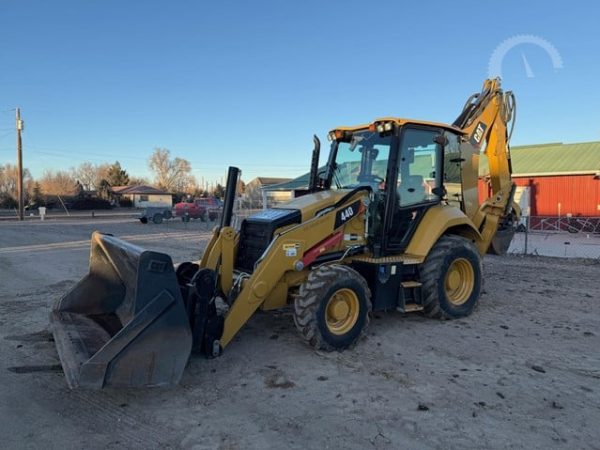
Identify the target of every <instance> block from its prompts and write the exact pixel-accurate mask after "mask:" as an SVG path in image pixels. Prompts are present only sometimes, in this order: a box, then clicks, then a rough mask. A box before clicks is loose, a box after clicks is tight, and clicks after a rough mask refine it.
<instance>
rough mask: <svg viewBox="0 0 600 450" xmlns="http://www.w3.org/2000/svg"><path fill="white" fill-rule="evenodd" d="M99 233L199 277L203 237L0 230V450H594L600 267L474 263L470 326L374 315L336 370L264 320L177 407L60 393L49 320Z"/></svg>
mask: <svg viewBox="0 0 600 450" xmlns="http://www.w3.org/2000/svg"><path fill="white" fill-rule="evenodd" d="M96 228H98V229H100V230H102V231H107V232H111V233H114V234H115V235H118V236H125V237H127V239H128V240H131V241H133V242H135V243H136V244H138V245H142V246H144V247H148V248H151V249H154V250H159V251H165V252H168V253H170V254H171V255H172V256H173V258H174V260H175V261H184V260H189V259H197V258H198V256H199V255H200V252H201V249H202V246H203V245H205V244H206V241H207V239H208V237H209V235H208V232H207V229H208V227H207V226H206V225H205V224H200V223H191V224H188V225H186V224H182V223H180V222H171V223H170V224H169V225H164V224H163V225H160V226H157V225H145V226H144V225H141V224H139V223H136V222H134V221H130V220H122V219H121V220H117V219H114V220H108V219H107V220H103V221H92V220H81V221H77V220H71V221H68V222H67V221H64V222H61V221H59V220H56V221H52V222H44V223H41V222H27V223H22V224H19V223H14V222H10V223H0V288H1V289H0V418H1V420H0V442H2V447H4V448H19V449H21V448H36V449H37V448H41V447H43V448H46V449H70V448H86V449H100V448H144V449H148V448H197V449H203V448H221V449H245V448H260V449H280V448H298V449H304V448H352V449H354V448H356V449H365V448H458V447H461V448H527V449H530V448H565V449H571V448H600V429H599V427H598V423H600V354H599V348H600V326H599V325H600V315H599V313H600V303H599V302H600V285H599V282H598V280H599V278H600V277H599V275H600V265H599V264H598V263H597V262H593V261H589V260H577V259H554V258H545V257H516V256H510V257H486V258H485V261H484V270H485V276H486V280H485V293H484V295H483V296H482V299H481V304H480V306H479V308H478V309H477V310H476V311H475V313H474V314H473V315H472V316H471V317H469V318H466V319H461V320H457V321H447V322H440V321H434V320H428V319H426V318H424V317H422V316H420V315H406V316H404V315H401V314H398V313H391V314H377V315H375V317H374V320H373V321H372V322H371V326H370V327H369V329H368V331H367V334H366V336H365V338H364V339H363V340H361V341H360V343H359V344H358V345H357V346H356V347H355V348H354V349H352V350H349V351H346V352H343V353H327V354H322V353H315V352H314V351H312V350H311V349H309V348H308V347H306V346H305V345H304V344H303V343H302V341H301V340H300V339H299V337H298V336H297V333H296V330H295V328H294V326H293V322H292V318H291V314H290V312H289V311H286V310H283V311H280V312H276V313H269V314H266V313H260V314H257V315H256V316H255V317H253V318H252V320H251V321H250V322H249V323H248V324H247V326H246V327H244V328H243V330H242V331H241V333H240V334H239V335H238V336H237V338H236V339H235V340H234V342H232V344H231V345H230V346H228V347H227V349H226V350H225V352H224V354H223V356H222V357H220V358H217V359H213V360H207V359H203V358H201V357H192V359H191V360H190V363H189V367H188V368H187V370H186V373H185V375H184V378H183V381H182V383H181V385H180V386H179V387H177V388H174V389H146V390H129V391H115V390H112V391H111V390H108V391H101V392H94V391H70V390H69V389H68V388H67V386H66V383H65V381H64V378H63V375H62V372H61V369H60V365H59V361H58V358H57V354H56V351H55V349H54V344H53V342H52V341H51V335H50V333H49V332H48V313H49V310H50V306H51V304H52V303H53V302H54V301H55V300H56V298H58V297H60V296H61V295H62V294H63V293H64V292H65V291H67V290H68V289H69V288H70V287H71V286H73V284H74V283H75V282H76V281H77V280H78V279H79V278H80V277H82V276H83V275H84V274H85V273H86V272H87V259H88V254H89V247H88V245H89V244H88V240H89V235H90V233H91V231H92V230H94V229H96Z"/></svg>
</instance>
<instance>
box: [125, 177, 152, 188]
mask: <svg viewBox="0 0 600 450" xmlns="http://www.w3.org/2000/svg"><path fill="white" fill-rule="evenodd" d="M147 184H150V181H149V180H148V178H145V177H134V176H132V177H129V186H140V185H147Z"/></svg>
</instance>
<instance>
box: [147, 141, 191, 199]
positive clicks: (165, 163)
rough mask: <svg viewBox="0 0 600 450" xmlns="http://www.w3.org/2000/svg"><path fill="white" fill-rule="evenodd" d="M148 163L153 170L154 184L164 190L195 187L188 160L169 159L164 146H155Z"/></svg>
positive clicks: (171, 190) (186, 189)
mask: <svg viewBox="0 0 600 450" xmlns="http://www.w3.org/2000/svg"><path fill="white" fill-rule="evenodd" d="M148 165H149V166H150V170H152V172H154V176H155V182H156V184H157V185H158V186H159V187H160V188H162V189H165V190H166V191H169V192H188V191H190V190H193V189H194V188H195V187H196V184H197V183H196V179H195V178H194V176H193V175H192V174H191V172H192V165H191V164H190V162H189V161H188V160H186V159H183V158H173V159H171V152H170V151H169V150H168V149H166V148H155V149H154V153H152V156H150V159H149V161H148Z"/></svg>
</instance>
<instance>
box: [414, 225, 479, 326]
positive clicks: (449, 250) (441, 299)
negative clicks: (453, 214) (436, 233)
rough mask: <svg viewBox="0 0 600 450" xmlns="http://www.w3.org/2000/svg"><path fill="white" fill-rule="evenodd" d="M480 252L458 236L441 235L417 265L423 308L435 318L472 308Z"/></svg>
mask: <svg viewBox="0 0 600 450" xmlns="http://www.w3.org/2000/svg"><path fill="white" fill-rule="evenodd" d="M482 273H483V270H482V264H481V256H480V255H479V252H478V251H477V248H476V247H475V245H474V244H473V243H472V242H471V241H470V240H468V239H466V238H464V237H461V236H454V235H447V236H442V237H441V238H440V239H439V240H438V242H437V243H436V244H435V245H434V246H433V248H432V249H431V251H430V252H429V255H428V256H427V259H426V260H425V262H424V263H423V265H422V266H421V283H422V285H423V287H422V291H423V309H424V312H425V315H427V316H428V317H433V318H436V319H458V318H460V317H466V316H468V315H470V314H471V313H472V312H473V309H474V308H475V306H476V305H477V303H478V301H479V296H480V295H481V288H482Z"/></svg>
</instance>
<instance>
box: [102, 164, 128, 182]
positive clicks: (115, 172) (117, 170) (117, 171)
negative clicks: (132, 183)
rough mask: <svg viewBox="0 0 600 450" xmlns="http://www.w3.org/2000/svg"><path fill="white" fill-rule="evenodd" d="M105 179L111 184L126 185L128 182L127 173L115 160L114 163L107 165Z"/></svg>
mask: <svg viewBox="0 0 600 450" xmlns="http://www.w3.org/2000/svg"><path fill="white" fill-rule="evenodd" d="M105 179H106V181H108V183H109V184H110V185H111V186H126V185H128V184H129V174H128V173H127V171H126V170H125V169H123V168H122V167H121V164H120V163H119V161H115V163H114V164H111V165H110V166H109V167H108V170H107V173H106V177H105Z"/></svg>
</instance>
